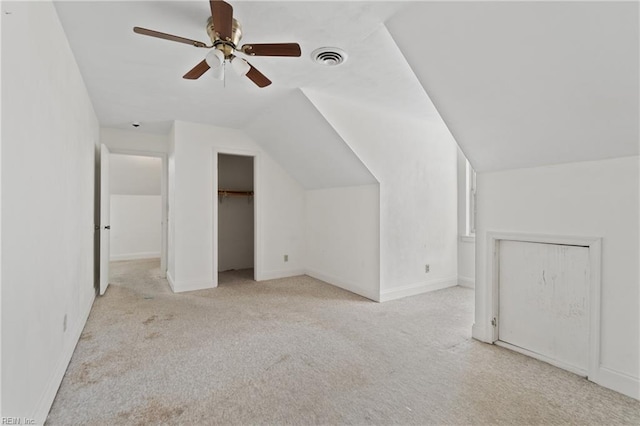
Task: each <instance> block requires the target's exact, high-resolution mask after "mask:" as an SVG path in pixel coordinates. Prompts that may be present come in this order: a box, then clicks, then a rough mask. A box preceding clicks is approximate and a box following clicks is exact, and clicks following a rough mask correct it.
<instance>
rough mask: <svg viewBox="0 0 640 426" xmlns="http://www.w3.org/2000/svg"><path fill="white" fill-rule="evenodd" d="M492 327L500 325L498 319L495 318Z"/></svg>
mask: <svg viewBox="0 0 640 426" xmlns="http://www.w3.org/2000/svg"><path fill="white" fill-rule="evenodd" d="M491 325H492V326H494V327H496V326H497V325H498V320H497V319H496V317H493V319H492V320H491Z"/></svg>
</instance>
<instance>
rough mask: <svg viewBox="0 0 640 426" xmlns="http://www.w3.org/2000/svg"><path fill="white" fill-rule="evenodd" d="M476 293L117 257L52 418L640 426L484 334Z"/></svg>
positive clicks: (630, 407) (633, 411)
mask: <svg viewBox="0 0 640 426" xmlns="http://www.w3.org/2000/svg"><path fill="white" fill-rule="evenodd" d="M472 312H473V291H472V290H468V289H464V288H460V287H454V288H450V289H446V290H441V291H437V292H432V293H428V294H423V295H419V296H414V297H409V298H404V299H400V300H396V301H391V302H386V303H383V304H378V303H374V302H371V301H369V300H366V299H364V298H362V297H359V296H356V295H354V294H352V293H349V292H346V291H343V290H341V289H338V288H336V287H333V286H330V285H328V284H326V283H323V282H321V281H318V280H315V279H312V278H309V277H306V276H300V277H294V278H287V279H279V280H272V281H267V282H262V283H256V282H254V281H252V280H251V274H250V273H248V272H247V271H238V272H228V273H224V274H222V275H221V278H220V286H219V287H218V288H217V289H212V290H202V291H195V292H190V293H183V294H173V293H172V292H171V290H170V289H169V286H168V284H167V282H166V280H164V279H162V278H160V274H159V262H158V261H155V260H150V261H149V260H145V261H127V262H117V263H114V264H112V280H111V285H110V287H109V289H108V290H107V293H106V295H105V296H103V297H100V298H98V299H97V300H96V302H95V304H94V307H93V310H92V312H91V315H90V317H89V320H88V322H87V325H86V327H85V329H84V332H83V333H82V337H81V339H80V342H79V343H78V346H77V348H76V351H75V353H74V356H73V359H72V360H71V363H70V365H69V368H68V370H67V373H66V375H65V378H64V381H63V383H62V385H61V387H60V390H59V392H58V395H57V397H56V400H55V402H54V404H53V407H52V409H51V412H50V414H49V418H48V424H51V425H69V424H77V425H80V424H82V425H91V424H95V425H120V424H122V425H125V424H126V425H128V424H131V425H137V424H139V425H153V424H171V425H173V424H185V425H186V424H188V425H200V424H275V425H281V424H288V425H315V424H330V425H339V424H357V425H368V424H378V425H388V424H402V425H405V424H420V425H425V424H489V423H491V424H509V425H522V424H585V425H586V424H593V425H603V424H636V425H637V424H640V402H638V401H636V400H633V399H631V398H627V397H625V396H623V395H620V394H617V393H615V392H613V391H610V390H608V389H605V388H602V387H600V386H597V385H595V384H593V383H591V382H588V381H587V380H585V379H583V378H580V377H578V376H576V375H574V374H571V373H568V372H566V371H563V370H560V369H557V368H555V367H552V366H550V365H548V364H545V363H543V362H539V361H536V360H534V359H531V358H528V357H526V356H524V355H520V354H518V353H514V352H511V351H509V350H507V349H503V348H499V347H496V346H492V345H487V344H483V343H479V342H477V341H474V340H472V339H471V336H470V330H471V324H472V321H473V315H472Z"/></svg>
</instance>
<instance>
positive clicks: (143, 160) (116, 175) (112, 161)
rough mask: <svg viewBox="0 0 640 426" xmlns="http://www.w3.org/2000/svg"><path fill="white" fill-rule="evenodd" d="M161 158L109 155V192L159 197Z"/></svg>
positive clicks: (160, 190) (160, 188)
mask: <svg viewBox="0 0 640 426" xmlns="http://www.w3.org/2000/svg"><path fill="white" fill-rule="evenodd" d="M161 183H162V158H159V157H146V156H142V155H128V154H113V153H112V154H110V155H109V190H110V191H111V193H112V194H120V195H161V194H162V185H161Z"/></svg>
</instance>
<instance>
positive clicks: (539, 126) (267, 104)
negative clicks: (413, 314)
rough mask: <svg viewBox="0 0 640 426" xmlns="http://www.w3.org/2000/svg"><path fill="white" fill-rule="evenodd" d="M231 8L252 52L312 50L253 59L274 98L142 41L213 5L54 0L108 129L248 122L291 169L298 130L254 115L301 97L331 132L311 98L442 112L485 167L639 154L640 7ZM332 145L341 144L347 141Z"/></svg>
mask: <svg viewBox="0 0 640 426" xmlns="http://www.w3.org/2000/svg"><path fill="white" fill-rule="evenodd" d="M7 3H8V2H3V4H7ZM231 3H232V5H233V7H234V15H235V16H236V18H238V19H239V20H240V21H241V23H242V25H243V30H244V37H243V40H242V42H243V43H251V42H279V41H282V42H285V41H298V42H299V43H300V45H301V47H302V51H303V56H302V57H301V58H251V62H252V64H253V65H254V66H256V67H257V68H259V69H260V70H261V71H262V72H264V73H265V74H266V75H267V76H268V77H269V78H271V80H272V81H273V82H274V83H273V84H272V85H271V86H269V87H268V88H266V89H258V88H256V87H255V86H254V85H253V84H252V83H251V82H250V81H248V80H247V79H246V78H241V77H238V76H236V75H235V74H232V73H230V72H227V78H226V80H225V82H222V81H218V80H215V79H213V78H211V77H210V76H208V75H206V74H205V75H204V76H203V77H202V78H201V79H200V80H197V81H187V80H183V79H182V78H181V77H182V75H183V74H184V73H185V72H186V71H187V70H189V69H190V68H191V67H192V66H193V65H195V64H196V63H198V62H199V61H200V60H202V58H203V57H204V55H205V54H206V50H204V49H197V48H193V47H191V46H188V45H183V44H179V43H171V42H168V41H164V40H158V39H153V38H149V37H143V36H140V35H137V34H134V33H133V32H132V27H133V26H135V25H138V26H144V27H148V28H152V29H155V30H159V31H164V32H168V33H173V34H177V35H181V36H184V37H188V38H193V39H196V40H203V41H206V40H207V36H206V33H205V30H204V23H205V20H206V18H207V17H208V16H209V9H208V2H207V1H205V0H197V1H176V2H165V1H126V2H114V1H103V2H99V1H98V2H96V1H86V2H84V1H69V2H56V9H57V11H58V14H59V16H60V19H61V22H62V24H63V27H64V29H65V32H66V34H67V37H68V38H69V42H70V45H71V47H72V50H73V51H74V55H75V56H76V60H77V62H78V64H79V66H80V70H81V72H82V74H83V77H84V79H85V82H86V85H87V87H88V89H89V93H90V96H91V98H92V101H93V103H94V106H95V109H96V112H97V115H98V119H99V120H100V123H101V125H102V126H104V127H116V128H130V127H129V125H130V124H129V123H130V122H131V121H141V122H142V123H143V127H142V128H141V129H140V130H142V131H146V132H158V133H166V132H167V131H168V129H169V128H170V125H171V122H172V121H173V120H184V121H193V122H199V123H206V124H212V125H215V126H225V127H233V128H239V129H244V128H246V129H249V131H250V132H252V133H253V137H254V138H255V139H256V141H257V142H258V143H259V144H262V145H264V147H265V149H267V150H271V152H272V153H274V157H277V158H276V160H277V161H279V162H281V163H283V164H289V165H290V167H289V168H290V170H289V171H290V173H291V174H292V175H295V174H296V173H298V171H296V170H295V167H299V164H304V163H305V161H307V159H305V158H304V155H305V154H304V153H305V151H304V150H300V149H298V148H299V147H300V145H299V144H300V140H301V137H300V136H301V135H302V129H296V128H295V126H294V127H293V128H291V127H284V128H283V127H282V126H272V125H268V124H267V123H264V122H262V123H261V122H260V120H261V117H264V116H268V115H269V114H273V115H274V117H273V119H274V120H278V119H280V120H281V119H282V117H280V116H278V112H277V111H275V112H274V109H276V108H279V107H280V106H282V107H283V108H287V106H288V105H293V104H295V102H299V103H301V105H302V106H301V107H300V108H297V109H290V110H289V113H290V116H289V117H288V122H289V123H298V122H299V123H303V122H306V123H307V126H309V128H311V129H313V128H319V129H322V128H324V127H325V124H326V120H325V119H324V118H323V117H321V116H320V115H318V111H317V110H316V109H314V108H312V106H309V105H307V104H304V99H302V98H301V97H300V92H299V90H300V89H302V90H303V92H304V91H307V90H308V91H309V92H312V91H315V92H316V93H317V92H322V93H326V94H328V95H335V96H340V97H341V98H344V99H351V100H353V101H356V102H361V103H366V104H367V105H368V106H370V107H374V108H380V109H382V110H388V111H393V113H394V114H400V115H403V116H407V117H413V118H417V119H423V118H425V117H426V118H434V117H436V118H438V117H439V116H442V118H444V121H445V123H446V125H447V126H448V128H449V129H450V130H451V132H452V133H453V136H454V137H455V139H456V140H457V142H458V144H459V145H460V146H461V148H462V150H463V151H464V153H465V155H467V157H468V158H469V159H470V161H471V162H472V164H473V166H474V167H475V168H476V169H477V170H479V171H487V170H500V169H509V168H517V167H530V166H537V165H545V164H555V163H563V162H573V161H583V160H596V159H603V158H611V157H618V156H626V155H637V154H638V138H639V134H638V114H639V113H640V111H639V107H638V89H639V87H638V72H639V70H638V68H639V67H638V36H639V34H638V4H637V2H587V1H585V2H579V1H576V2H535V1H531V2H509V1H497V2H485V1H479V2H477V1H471V2H457V1H454V2H442V1H434V2H431V1H413V2H394V1H390V2H383V1H371V2H356V1H354V2H351V1H335V2H334V1H326V2H324V1H311V2H309V1H299V2H297V1H281V2H270V1H255V2H254V1H239V0H236V1H231ZM3 7H4V6H3ZM321 46H334V47H339V48H342V49H344V50H346V51H347V53H348V54H349V59H348V61H347V62H346V63H345V64H343V65H341V66H339V67H334V68H329V67H323V66H320V65H318V64H315V63H313V62H312V61H311V58H310V53H311V51H313V50H314V49H316V48H318V47H321ZM416 77H417V78H416ZM425 89H426V91H425ZM427 93H428V95H427ZM432 101H433V103H432ZM434 104H435V107H434ZM299 106H300V105H299ZM436 107H437V110H436ZM391 115H393V114H391ZM391 115H390V116H391ZM436 121H437V120H436ZM252 123H253V124H252ZM353 125H354V126H358V125H359V123H353ZM252 126H253V127H252ZM260 126H262V127H263V129H262V131H258V130H257V129H258V128H259V127H260ZM283 129H285V130H286V131H288V132H290V133H289V134H286V133H282V132H283ZM296 132H297V133H296ZM308 134H311V132H308ZM322 134H324V133H322ZM327 137H328V138H329V139H328V140H329V141H330V142H329V145H330V146H333V147H334V148H335V147H336V146H337V144H336V141H337V140H338V139H336V137H335V135H331V136H327ZM279 138H280V139H281V140H278V139H279ZM304 140H305V141H306V142H309V143H312V141H315V142H313V143H314V144H318V145H320V144H321V143H322V142H321V140H320V138H315V139H313V138H311V139H310V138H307V139H304ZM285 141H288V142H285ZM306 142H305V143H306ZM343 143H344V142H343ZM307 148H308V149H312V148H310V147H308V146H307ZM318 149H320V148H318ZM342 152H343V154H341V155H345V156H346V155H351V154H349V152H350V150H348V149H346V146H345V147H343V149H342ZM294 153H297V154H294ZM294 157H295V158H294ZM332 161H336V163H337V164H343V167H345V168H352V167H354V168H355V169H356V170H357V169H359V167H360V166H357V165H355V166H354V165H353V164H352V163H351V162H350V160H349V161H347V160H345V161H344V162H343V163H341V160H332ZM294 164H297V165H298V166H294ZM313 170H314V169H313V168H312V167H308V168H305V171H304V173H305V175H306V179H307V180H306V185H307V186H308V187H317V186H325V185H326V184H328V183H329V181H330V179H324V178H319V177H318V175H313V173H315V171H313ZM349 173H350V172H347V171H345V172H344V173H342V174H341V176H342V177H343V178H344V180H343V182H344V183H345V184H347V182H355V181H358V179H359V178H355V177H354V176H350V175H349ZM356 174H357V173H356ZM314 176H315V177H314ZM299 179H302V180H304V179H305V178H303V177H300V176H299ZM320 181H322V182H320Z"/></svg>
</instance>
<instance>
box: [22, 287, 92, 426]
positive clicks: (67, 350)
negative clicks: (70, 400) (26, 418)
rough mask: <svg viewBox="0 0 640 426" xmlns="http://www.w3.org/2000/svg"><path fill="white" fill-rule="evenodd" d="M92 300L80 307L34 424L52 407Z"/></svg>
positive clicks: (89, 311)
mask: <svg viewBox="0 0 640 426" xmlns="http://www.w3.org/2000/svg"><path fill="white" fill-rule="evenodd" d="M94 300H95V295H94V296H92V297H91V299H90V301H89V303H88V304H87V305H86V306H84V307H81V309H82V311H81V312H80V315H78V321H76V322H75V328H74V329H73V330H71V338H70V339H69V340H68V341H67V344H66V345H65V346H64V348H63V350H62V357H61V358H60V362H59V363H58V365H57V366H56V368H55V369H54V371H53V375H52V376H51V379H50V380H49V383H48V384H47V386H46V387H45V391H44V392H43V394H42V396H41V397H40V402H38V405H37V406H36V409H35V412H34V414H33V417H32V419H33V420H35V424H37V425H43V424H44V422H45V421H46V420H47V416H48V415H49V410H50V409H51V405H53V400H54V399H55V397H56V394H57V393H58V388H59V387H60V384H61V383H62V379H63V378H64V373H65V372H66V371H67V367H68V366H69V362H70V361H71V357H72V356H73V352H74V351H75V349H76V345H77V344H78V342H79V341H80V335H81V334H82V330H84V326H85V324H86V323H87V319H88V318H89V314H90V313H91V308H92V307H93V301H94Z"/></svg>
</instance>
